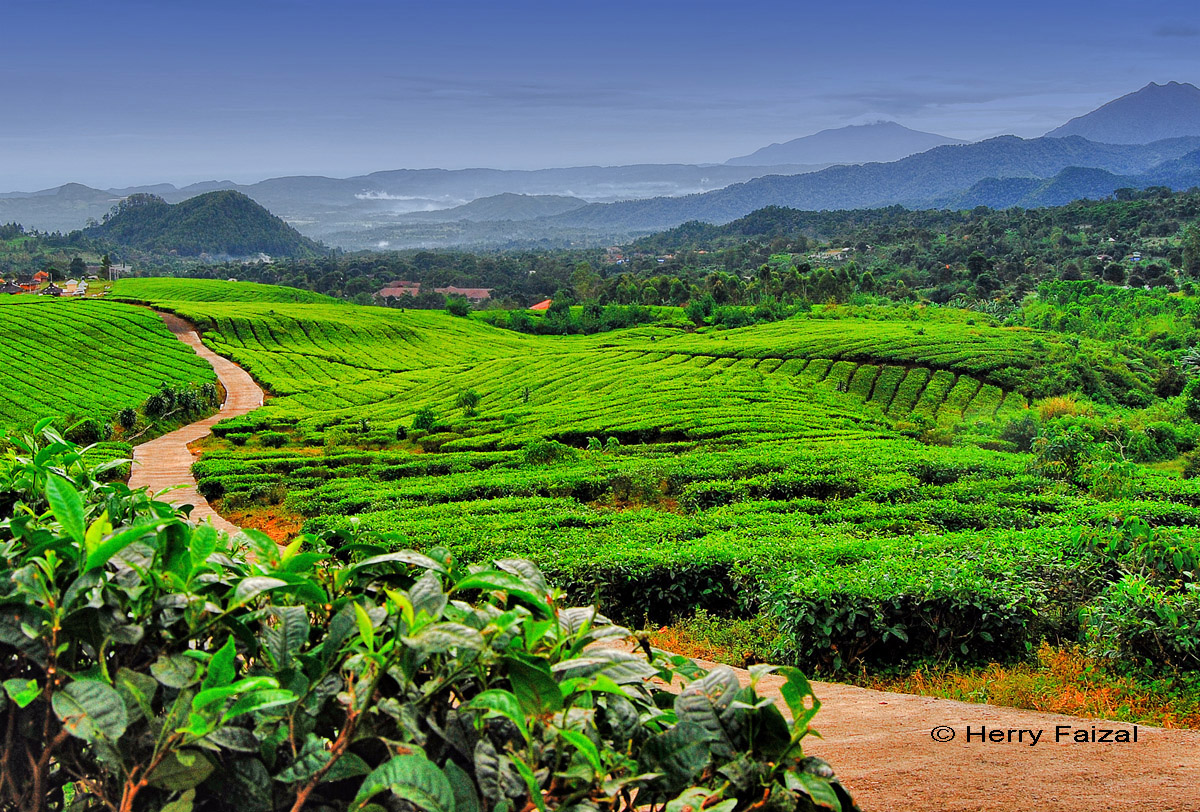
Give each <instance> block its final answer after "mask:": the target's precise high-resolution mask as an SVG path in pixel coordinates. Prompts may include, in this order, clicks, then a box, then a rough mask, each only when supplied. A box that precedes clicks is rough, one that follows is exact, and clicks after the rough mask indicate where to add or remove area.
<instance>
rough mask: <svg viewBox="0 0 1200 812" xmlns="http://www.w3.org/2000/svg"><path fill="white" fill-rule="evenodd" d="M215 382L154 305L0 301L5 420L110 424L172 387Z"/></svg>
mask: <svg viewBox="0 0 1200 812" xmlns="http://www.w3.org/2000/svg"><path fill="white" fill-rule="evenodd" d="M215 380H216V376H215V375H214V374H213V371H212V367H210V366H209V365H208V364H207V363H206V362H205V361H203V360H202V359H200V358H199V357H197V356H196V354H195V353H194V352H193V351H192V350H191V349H190V348H189V347H187V346H186V345H184V344H182V343H181V342H180V341H179V340H178V339H177V338H175V336H173V335H172V334H171V333H170V331H169V330H167V328H166V327H165V326H164V325H163V322H162V320H161V319H160V318H159V317H158V316H157V315H156V314H155V313H152V312H151V311H149V310H146V309H144V308H138V307H132V306H130V305H125V304H118V303H115V302H103V301H56V300H52V299H42V298H34V297H31V296H30V297H27V296H21V297H5V299H3V300H0V424H3V426H4V427H10V428H11V427H16V426H26V425H31V424H33V423H34V422H35V421H36V420H38V419H39V418H41V417H47V416H55V417H59V418H72V419H82V418H92V419H96V420H98V421H100V422H102V423H106V424H107V423H109V422H110V421H112V420H113V418H114V416H115V415H116V413H117V412H119V411H120V410H121V409H126V408H138V407H140V406H142V404H143V403H144V402H145V401H146V399H147V398H148V397H150V396H151V395H153V394H155V393H156V392H158V391H159V390H161V389H162V388H163V387H164V386H166V387H169V388H175V389H179V388H186V387H189V386H198V385H201V384H206V383H212V382H214V381H215Z"/></svg>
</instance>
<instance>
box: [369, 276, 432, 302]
mask: <svg viewBox="0 0 1200 812" xmlns="http://www.w3.org/2000/svg"><path fill="white" fill-rule="evenodd" d="M375 295H376V296H378V297H379V298H381V299H386V298H388V297H389V296H390V297H392V298H393V299H399V298H400V297H401V296H414V297H415V296H420V295H421V283H420V282H406V281H404V280H400V281H399V282H393V283H391V284H390V285H388V286H387V287H386V288H381V289H380V291H379V293H377V294H375Z"/></svg>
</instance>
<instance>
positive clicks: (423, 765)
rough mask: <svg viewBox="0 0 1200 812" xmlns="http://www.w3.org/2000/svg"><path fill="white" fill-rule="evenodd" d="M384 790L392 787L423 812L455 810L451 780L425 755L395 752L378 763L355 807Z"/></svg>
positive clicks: (396, 793) (392, 790)
mask: <svg viewBox="0 0 1200 812" xmlns="http://www.w3.org/2000/svg"><path fill="white" fill-rule="evenodd" d="M384 790H391V792H392V794H393V795H395V796H396V797H398V798H400V799H402V800H405V801H408V802H409V803H411V804H413V805H414V806H416V807H417V808H418V809H421V810H424V812H455V807H454V790H453V788H452V787H451V786H450V780H449V779H448V778H446V774H445V773H443V772H442V771H441V770H439V769H438V766H437V765H436V764H434V763H433V762H432V761H430V760H429V759H428V758H426V757H425V756H422V755H417V754H415V753H414V754H412V755H407V756H395V757H394V758H392V759H391V760H390V761H387V762H384V763H383V764H381V765H380V766H379V767H377V768H376V769H375V770H374V772H372V773H371V774H370V775H368V776H367V777H366V779H364V780H363V782H362V786H361V787H360V788H359V790H358V795H357V796H355V798H354V807H355V808H357V809H361V808H362V807H363V806H365V805H366V803H367V801H369V800H371V798H373V797H374V796H375V795H378V794H379V793H380V792H383V791H384Z"/></svg>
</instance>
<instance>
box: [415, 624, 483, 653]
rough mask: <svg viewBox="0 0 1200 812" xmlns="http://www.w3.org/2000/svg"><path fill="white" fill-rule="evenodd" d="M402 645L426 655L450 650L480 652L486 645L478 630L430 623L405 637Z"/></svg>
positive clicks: (462, 626)
mask: <svg viewBox="0 0 1200 812" xmlns="http://www.w3.org/2000/svg"><path fill="white" fill-rule="evenodd" d="M404 643H405V645H408V646H412V647H414V648H416V649H418V650H420V651H421V653H422V654H426V655H428V654H441V653H443V652H447V651H449V650H450V649H452V648H457V649H460V650H461V649H466V650H467V651H480V650H482V649H483V648H484V646H486V645H487V643H486V642H485V641H484V639H483V635H481V634H480V633H479V630H478V629H472V628H471V627H470V626H464V625H463V624H461V623H431V624H430V625H428V626H426V627H425V628H423V629H421V631H419V632H417V633H416V634H414V635H413V636H412V637H405V638H404Z"/></svg>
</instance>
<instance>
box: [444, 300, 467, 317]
mask: <svg viewBox="0 0 1200 812" xmlns="http://www.w3.org/2000/svg"><path fill="white" fill-rule="evenodd" d="M446 312H447V313H449V314H450V315H451V316H466V315H468V314H470V312H471V303H470V302H468V301H467V300H466V299H465V298H464V297H462V296H447V297H446Z"/></svg>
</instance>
